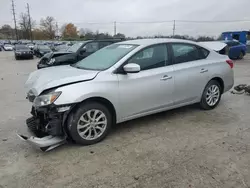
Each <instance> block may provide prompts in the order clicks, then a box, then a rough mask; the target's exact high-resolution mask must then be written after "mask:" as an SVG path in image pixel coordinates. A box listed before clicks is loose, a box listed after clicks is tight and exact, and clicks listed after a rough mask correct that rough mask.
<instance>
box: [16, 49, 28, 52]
mask: <svg viewBox="0 0 250 188" xmlns="http://www.w3.org/2000/svg"><path fill="white" fill-rule="evenodd" d="M16 52H31V51H30V50H26V49H19V50H16Z"/></svg>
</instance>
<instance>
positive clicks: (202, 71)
mask: <svg viewBox="0 0 250 188" xmlns="http://www.w3.org/2000/svg"><path fill="white" fill-rule="evenodd" d="M205 72H208V69H201V72H200V73H205Z"/></svg>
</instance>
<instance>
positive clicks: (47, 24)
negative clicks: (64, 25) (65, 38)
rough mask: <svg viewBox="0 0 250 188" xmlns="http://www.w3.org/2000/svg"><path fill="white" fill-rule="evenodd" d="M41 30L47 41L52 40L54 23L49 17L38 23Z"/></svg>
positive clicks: (54, 33)
mask: <svg viewBox="0 0 250 188" xmlns="http://www.w3.org/2000/svg"><path fill="white" fill-rule="evenodd" d="M40 25H41V29H42V31H43V33H44V35H45V36H47V38H48V39H54V38H55V35H56V22H55V19H54V18H53V17H51V16H47V17H46V18H45V19H41V21H40Z"/></svg>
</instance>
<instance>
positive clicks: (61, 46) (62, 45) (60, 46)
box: [54, 44, 70, 52]
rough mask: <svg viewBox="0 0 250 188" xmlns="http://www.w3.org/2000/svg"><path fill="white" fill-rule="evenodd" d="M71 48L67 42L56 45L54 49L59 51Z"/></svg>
mask: <svg viewBox="0 0 250 188" xmlns="http://www.w3.org/2000/svg"><path fill="white" fill-rule="evenodd" d="M69 48H70V46H68V45H65V44H61V45H58V46H56V47H55V49H54V51H55V52H59V51H62V52H66V51H67V50H68V49H69Z"/></svg>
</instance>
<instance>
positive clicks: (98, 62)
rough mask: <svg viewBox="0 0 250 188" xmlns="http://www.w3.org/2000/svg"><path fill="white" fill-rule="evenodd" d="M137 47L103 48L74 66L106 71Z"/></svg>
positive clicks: (124, 45) (114, 46) (117, 46)
mask: <svg viewBox="0 0 250 188" xmlns="http://www.w3.org/2000/svg"><path fill="white" fill-rule="evenodd" d="M136 47H137V45H131V44H113V45H110V46H108V47H106V48H103V49H101V50H99V51H97V52H95V53H93V54H92V55H90V56H88V57H87V58H85V59H83V60H81V61H79V62H78V63H76V64H75V65H74V66H75V67H77V68H81V69H88V70H105V69H108V68H109V67H111V66H112V65H114V64H115V63H116V62H117V61H119V60H120V59H121V58H123V57H124V56H125V55H127V54H128V53H129V52H131V51H132V50H133V49H135V48H136Z"/></svg>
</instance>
